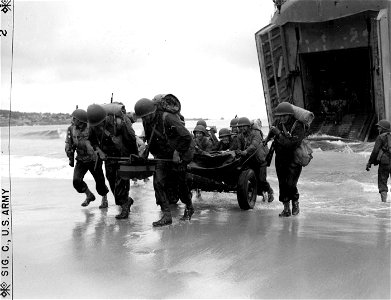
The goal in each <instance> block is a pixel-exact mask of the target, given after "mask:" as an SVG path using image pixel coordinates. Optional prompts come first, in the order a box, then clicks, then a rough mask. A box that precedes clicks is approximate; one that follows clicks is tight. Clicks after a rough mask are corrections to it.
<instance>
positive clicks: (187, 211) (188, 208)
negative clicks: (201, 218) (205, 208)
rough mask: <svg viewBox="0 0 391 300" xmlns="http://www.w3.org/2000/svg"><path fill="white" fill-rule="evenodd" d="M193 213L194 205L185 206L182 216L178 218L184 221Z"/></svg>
mask: <svg viewBox="0 0 391 300" xmlns="http://www.w3.org/2000/svg"><path fill="white" fill-rule="evenodd" d="M193 214H194V207H193V205H189V206H186V208H185V212H184V213H183V217H182V218H180V219H179V220H181V221H186V220H189V221H190V219H191V216H192V215H193Z"/></svg>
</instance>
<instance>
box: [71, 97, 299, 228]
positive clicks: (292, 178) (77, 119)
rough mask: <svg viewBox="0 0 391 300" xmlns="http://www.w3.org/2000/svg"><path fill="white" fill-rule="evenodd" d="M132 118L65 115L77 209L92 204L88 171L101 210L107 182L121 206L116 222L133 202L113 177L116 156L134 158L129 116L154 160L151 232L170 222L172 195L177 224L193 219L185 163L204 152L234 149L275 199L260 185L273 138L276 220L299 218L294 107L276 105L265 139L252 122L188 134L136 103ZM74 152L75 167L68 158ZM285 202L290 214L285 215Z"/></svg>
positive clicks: (165, 114) (91, 112)
mask: <svg viewBox="0 0 391 300" xmlns="http://www.w3.org/2000/svg"><path fill="white" fill-rule="evenodd" d="M134 116H135V117H130V116H129V114H126V112H125V111H124V114H123V115H122V117H120V118H118V117H116V116H115V115H109V114H108V113H107V110H105V108H104V106H103V105H98V104H92V105H90V106H88V108H87V110H86V111H85V110H82V109H76V110H75V111H74V112H73V113H72V117H73V119H72V125H71V126H70V127H69V128H68V134H67V138H66V142H65V151H66V154H67V156H68V157H69V164H70V165H71V166H72V167H73V166H74V174H73V186H74V188H75V189H76V191H77V192H79V193H85V194H86V198H85V200H84V202H83V203H82V204H81V205H82V206H88V205H89V203H90V202H92V201H94V200H95V196H94V194H93V193H92V192H91V191H90V189H89V188H88V186H87V184H86V183H85V182H84V176H85V174H86V173H87V172H88V171H89V172H90V173H91V174H92V176H93V177H94V179H95V182H96V191H97V192H98V194H99V195H100V196H102V200H101V204H100V206H99V208H102V209H104V208H107V207H108V201H107V193H108V192H109V189H108V188H107V186H106V184H105V176H104V173H103V170H102V168H103V162H104V166H105V174H106V179H107V181H108V182H109V186H110V190H111V191H112V193H113V195H114V199H115V204H116V205H118V206H120V213H119V214H118V215H116V218H117V219H126V218H128V217H129V212H130V207H131V206H132V204H133V202H134V200H133V199H132V198H131V197H130V196H129V189H130V180H126V179H123V178H121V177H120V176H119V175H118V172H117V171H118V169H119V162H118V160H116V159H115V158H116V157H130V156H131V155H137V156H138V155H140V154H139V150H138V147H137V137H136V134H135V131H134V130H133V127H132V123H133V122H135V119H136V118H141V119H142V124H143V128H144V133H145V141H146V142H147V149H148V150H147V152H148V153H147V155H148V154H149V153H150V154H152V155H153V157H154V158H155V159H156V161H157V165H156V170H155V172H154V175H153V187H154V191H155V198H156V203H157V204H158V205H160V208H161V211H162V216H161V218H160V219H159V220H157V221H156V222H153V224H152V225H153V226H155V227H158V226H165V225H169V224H171V223H172V215H171V210H170V200H171V199H170V198H171V197H173V193H171V192H170V191H173V190H175V195H176V197H178V198H179V199H180V200H181V202H182V203H184V204H185V209H184V214H183V216H182V217H181V218H180V219H181V220H184V221H185V220H190V219H191V217H192V215H193V214H194V206H193V202H192V193H191V190H190V189H189V188H188V186H187V183H186V174H185V173H186V169H187V165H188V164H189V163H190V162H191V161H192V160H193V157H194V155H195V153H197V154H202V153H208V152H211V151H225V150H230V151H234V152H235V155H238V156H241V157H244V158H247V157H248V158H249V159H251V161H250V162H251V164H252V168H253V169H254V171H255V174H256V176H257V180H258V186H259V188H260V191H261V192H262V193H263V195H264V197H266V196H265V195H266V194H267V200H268V202H272V201H273V199H274V193H273V189H272V188H271V186H270V184H269V183H268V181H267V180H266V177H267V172H266V170H267V167H268V164H267V159H266V157H267V155H268V151H269V149H268V146H267V143H268V142H269V141H270V140H271V139H274V142H273V144H274V149H275V153H276V157H275V164H276V172H277V177H278V181H279V191H280V193H279V201H281V202H282V203H283V204H284V209H283V211H282V212H281V213H280V214H279V215H280V216H282V217H289V216H290V215H291V214H293V215H296V214H298V213H299V202H298V199H299V193H298V190H297V181H298V179H299V176H300V173H301V168H302V167H301V166H299V165H297V164H294V163H293V152H294V149H295V148H296V147H297V146H298V145H299V144H300V143H301V140H302V139H303V138H304V136H305V128H304V125H303V124H302V123H300V122H299V123H298V124H297V122H295V118H294V116H293V109H292V107H291V106H290V104H289V103H285V102H284V103H281V104H280V105H279V106H278V107H277V108H276V111H275V119H276V121H275V123H274V124H273V126H271V128H270V131H269V135H268V137H267V138H266V139H264V137H263V133H262V130H261V123H260V121H259V120H253V121H250V120H249V119H248V118H247V117H241V118H234V119H233V120H232V121H231V123H230V129H229V128H222V129H220V131H219V139H217V137H216V136H215V134H216V133H217V130H216V128H215V127H211V128H210V129H209V130H207V125H206V122H205V121H204V120H200V121H199V122H198V123H197V125H196V127H195V128H194V130H193V134H192V133H191V132H190V131H189V130H188V129H187V128H186V127H185V123H184V118H183V117H182V116H181V115H180V114H177V113H172V112H169V111H164V110H161V109H158V108H157V106H156V102H154V101H152V100H150V99H147V98H142V99H140V100H139V101H137V102H136V104H135V106H134ZM75 152H76V153H77V157H76V164H75V165H74V153H75ZM290 202H292V211H291V209H290Z"/></svg>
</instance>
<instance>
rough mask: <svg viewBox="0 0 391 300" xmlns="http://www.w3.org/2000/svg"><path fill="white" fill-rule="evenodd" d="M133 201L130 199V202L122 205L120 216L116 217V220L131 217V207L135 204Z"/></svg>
mask: <svg viewBox="0 0 391 300" xmlns="http://www.w3.org/2000/svg"><path fill="white" fill-rule="evenodd" d="M133 202H134V201H133V199H132V198H131V197H128V201H126V203H124V204H122V205H121V209H122V210H121V213H120V214H119V215H116V216H115V218H116V219H127V218H128V217H129V212H130V207H131V206H132V204H133Z"/></svg>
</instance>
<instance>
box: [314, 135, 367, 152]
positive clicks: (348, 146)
mask: <svg viewBox="0 0 391 300" xmlns="http://www.w3.org/2000/svg"><path fill="white" fill-rule="evenodd" d="M310 144H311V147H312V148H313V149H317V151H334V152H343V153H363V154H365V155H367V154H368V153H369V154H370V153H371V152H372V149H373V146H374V143H373V142H346V141H342V140H326V139H324V140H310Z"/></svg>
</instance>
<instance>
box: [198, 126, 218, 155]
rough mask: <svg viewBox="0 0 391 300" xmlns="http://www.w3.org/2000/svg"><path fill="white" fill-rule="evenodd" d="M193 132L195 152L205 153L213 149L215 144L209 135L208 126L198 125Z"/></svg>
mask: <svg viewBox="0 0 391 300" xmlns="http://www.w3.org/2000/svg"><path fill="white" fill-rule="evenodd" d="M193 134H194V142H195V152H196V153H197V154H203V153H205V152H210V151H211V150H212V148H213V144H212V142H211V141H210V139H209V138H208V137H207V132H206V128H205V127H204V126H203V125H197V126H196V127H195V128H194V130H193Z"/></svg>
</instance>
